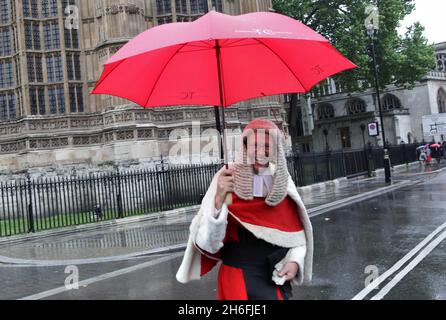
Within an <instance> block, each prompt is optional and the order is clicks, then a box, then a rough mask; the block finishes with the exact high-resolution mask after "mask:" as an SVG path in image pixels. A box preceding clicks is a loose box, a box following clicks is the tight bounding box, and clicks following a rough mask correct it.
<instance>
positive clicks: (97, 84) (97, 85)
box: [93, 59, 126, 90]
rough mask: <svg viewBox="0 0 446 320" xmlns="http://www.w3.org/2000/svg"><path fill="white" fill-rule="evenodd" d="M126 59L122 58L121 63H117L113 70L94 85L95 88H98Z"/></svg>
mask: <svg viewBox="0 0 446 320" xmlns="http://www.w3.org/2000/svg"><path fill="white" fill-rule="evenodd" d="M125 60H126V59H122V60H121V61H119V63H118V64H116V66H115V67H114V68H113V70H111V71H110V72H109V73H107V75H106V76H105V77H104V78H102V79H101V81H98V82H97V83H96V84H95V85H94V89H96V88H98V87H99V85H100V84H101V83H102V82H104V80H105V79H107V77H108V76H109V75H110V74H111V73H113V71H115V70H116V69H117V68H118V67H119V66H120V65H121V64H122V63H123V62H124V61H125ZM94 89H93V90H94Z"/></svg>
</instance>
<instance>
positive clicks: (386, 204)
mask: <svg viewBox="0 0 446 320" xmlns="http://www.w3.org/2000/svg"><path fill="white" fill-rule="evenodd" d="M403 178H404V179H407V178H408V177H402V178H401V179H403ZM411 179H412V178H411ZM396 180H398V179H396ZM415 182H416V181H414V183H413V185H410V186H406V187H403V188H400V189H398V190H396V191H392V192H388V193H385V194H383V195H379V196H376V197H374V198H372V199H369V200H365V201H361V202H358V203H355V204H352V205H349V206H344V207H342V208H341V209H335V210H332V211H329V212H326V213H324V214H321V215H318V216H316V217H313V218H312V223H313V228H314V240H315V256H314V273H313V282H312V284H311V285H309V286H305V287H299V288H295V289H294V297H293V299H352V298H356V299H371V298H372V299H446V272H445V270H446V240H444V239H445V237H446V173H445V172H443V173H441V174H438V175H429V176H426V177H424V178H423V179H421V180H418V183H415ZM423 182H424V183H423ZM358 184H359V185H360V186H361V187H360V188H361V191H360V192H363V191H364V192H366V191H369V190H370V189H373V188H374V187H373V186H372V185H373V184H376V185H378V187H380V185H379V183H378V182H377V181H376V180H373V179H372V180H370V181H369V185H368V186H366V184H367V182H366V181H355V182H351V183H350V184H349V185H348V188H350V191H348V192H353V191H352V190H358ZM345 190H348V189H344V191H345ZM317 192H318V191H316V190H314V191H313V193H314V194H317ZM345 192H347V191H345ZM329 193H330V191H329V190H319V194H321V195H322V194H324V196H325V198H327V194H329ZM332 193H333V192H332ZM333 194H334V193H333ZM340 196H345V194H344V195H343V194H342V192H338V195H337V196H335V195H333V197H334V199H336V198H338V197H340ZM303 197H304V199H305V196H304V195H303ZM320 198H321V199H323V198H324V197H320ZM328 198H330V197H328ZM308 199H310V198H308ZM316 205H317V203H314V206H316ZM181 224H182V225H186V224H187V222H185V221H182V222H181ZM171 228H172V227H171ZM87 238H88V237H87ZM65 240H66V241H65V242H67V241H68V240H67V239H65ZM180 240H181V239H180ZM45 241H48V242H47V243H51V241H49V240H45ZM71 241H74V240H73V239H71ZM147 241H148V240H141V241H140V242H136V243H137V244H138V245H135V246H134V249H135V250H139V249H140V248H141V247H144V246H145V245H146V244H147V243H146V242H147ZM61 243H64V242H63V241H62V242H61ZM30 246H32V243H29V244H26V245H22V246H17V247H11V248H8V249H5V248H0V254H1V255H6V254H7V253H8V252H7V250H9V253H10V254H11V255H13V254H15V257H20V256H21V254H23V257H24V258H30V257H33V256H32V250H31V249H30ZM48 246H50V245H49V244H48ZM53 246H56V247H57V242H54V243H53ZM58 246H59V248H65V249H67V248H68V247H66V246H65V247H64V246H63V245H62V244H59V245H58ZM87 247H88V246H87ZM128 247H132V246H131V245H130V246H128ZM20 248H22V251H20ZM2 250H3V251H2ZM36 250H37V249H36ZM60 250H62V249H60ZM67 250H68V249H67ZM90 250H91V248H90ZM94 250H96V251H97V252H102V250H101V249H100V248H94ZM94 250H93V251H94ZM131 250H133V249H128V251H125V252H124V251H122V252H121V251H119V253H127V252H130V251H131ZM35 252H37V255H41V254H43V253H44V252H45V251H35ZM108 254H110V253H108V251H107V254H104V253H100V254H97V256H102V255H108ZM53 255H54V254H53ZM61 256H62V257H64V258H72V256H73V254H68V253H64V254H62V255H61ZM84 256H85V258H90V257H93V256H95V255H93V254H91V252H90V251H89V252H88V253H85V254H84ZM46 258H48V259H49V258H52V259H54V258H58V259H60V256H58V255H57V254H56V255H54V256H51V255H47V256H46ZM180 261H181V252H180V253H176V254H165V255H157V256H150V257H140V258H132V259H126V260H124V261H112V262H103V263H91V264H85V265H79V266H78V268H79V280H80V281H81V283H80V284H81V285H80V288H79V289H77V290H66V289H65V288H64V283H65V280H66V278H67V276H68V274H66V273H64V271H65V266H63V265H61V266H25V265H22V266H5V265H3V266H2V265H1V264H0V281H1V283H2V290H1V292H0V298H1V299H18V298H25V297H28V298H38V299H166V300H168V299H179V300H189V299H198V300H200V299H215V297H216V287H215V285H216V275H217V272H216V270H214V271H213V272H211V273H210V274H209V275H208V276H206V277H205V278H204V279H203V280H201V281H199V282H193V283H190V284H187V285H182V284H179V283H177V282H176V280H175V278H174V275H175V273H176V271H177V268H178V266H179V264H180ZM370 277H374V278H375V279H376V278H378V280H377V281H379V282H380V283H379V288H378V289H373V288H372V287H370V286H369V287H368V289H366V288H365V287H366V284H365V282H366V280H369V279H370ZM375 283H377V282H375ZM54 289H58V290H54Z"/></svg>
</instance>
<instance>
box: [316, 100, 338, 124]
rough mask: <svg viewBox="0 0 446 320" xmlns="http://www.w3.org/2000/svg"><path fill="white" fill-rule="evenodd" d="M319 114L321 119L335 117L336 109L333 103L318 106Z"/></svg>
mask: <svg viewBox="0 0 446 320" xmlns="http://www.w3.org/2000/svg"><path fill="white" fill-rule="evenodd" d="M317 115H318V119H319V120H323V119H331V118H334V117H335V111H334V108H333V106H332V105H331V104H329V103H322V104H320V105H319V107H318V108H317Z"/></svg>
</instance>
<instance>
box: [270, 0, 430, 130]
mask: <svg viewBox="0 0 446 320" xmlns="http://www.w3.org/2000/svg"><path fill="white" fill-rule="evenodd" d="M272 2H273V8H274V10H275V11H276V12H278V13H282V14H285V15H288V16H290V17H292V18H294V19H296V20H300V21H302V22H303V23H304V24H306V25H307V26H309V27H310V28H312V29H313V30H315V31H317V32H319V33H320V34H322V35H323V36H324V37H326V38H327V39H328V40H329V41H330V42H331V43H332V44H333V45H334V46H335V47H336V48H337V49H338V50H339V51H340V52H341V53H342V54H343V55H345V56H346V57H347V58H348V59H350V60H351V61H353V62H354V63H355V64H356V65H357V66H358V68H356V69H353V70H347V71H345V72H343V73H341V74H339V75H336V76H335V77H336V80H337V81H338V82H339V84H340V85H341V86H342V88H343V91H347V92H354V91H359V92H362V91H365V90H366V89H367V88H370V87H373V86H374V75H373V60H372V57H371V55H370V52H369V51H370V39H369V37H368V35H367V32H366V27H365V20H366V18H367V17H368V14H369V13H367V12H366V8H367V7H368V6H370V5H372V4H374V5H376V6H377V7H378V9H379V30H378V31H377V33H376V35H375V44H376V56H377V64H378V67H379V78H380V79H379V81H380V86H381V87H382V88H384V87H386V86H388V85H390V84H394V85H396V86H399V87H405V88H410V87H412V86H413V85H414V84H415V83H416V82H417V81H419V80H420V79H422V78H423V77H424V76H425V75H426V74H427V72H428V71H429V70H431V69H433V68H434V67H435V57H434V55H435V53H434V46H433V45H429V44H428V41H427V39H426V38H425V37H424V35H423V31H424V28H423V26H421V25H420V24H419V23H415V24H414V25H413V26H411V27H410V28H408V30H407V33H406V34H405V35H404V36H401V35H399V34H398V28H399V26H400V22H401V21H402V20H403V19H404V18H405V17H406V16H407V15H409V14H410V13H411V12H412V11H413V10H414V9H415V4H414V1H413V0H376V1H370V0H272ZM313 92H314V93H315V95H316V96H317V92H316V91H315V90H313ZM297 101H298V99H296V94H292V95H291V102H290V115H289V118H290V119H292V118H293V117H294V116H293V112H297V111H296V110H297ZM294 125H295V124H293V123H291V122H290V129H293V126H294ZM294 138H295V137H293V139H294Z"/></svg>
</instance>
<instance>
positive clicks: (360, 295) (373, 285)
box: [352, 222, 446, 300]
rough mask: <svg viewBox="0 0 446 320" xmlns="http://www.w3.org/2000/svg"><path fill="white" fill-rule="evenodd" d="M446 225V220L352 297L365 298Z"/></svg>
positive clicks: (354, 298) (356, 298) (355, 298)
mask: <svg viewBox="0 0 446 320" xmlns="http://www.w3.org/2000/svg"><path fill="white" fill-rule="evenodd" d="M445 227H446V222H445V223H443V224H442V225H441V226H439V227H438V228H437V229H435V231H434V232H432V233H431V234H430V235H428V236H427V237H426V238H425V239H424V240H423V241H421V242H420V243H419V244H418V245H417V246H416V247H415V248H413V249H412V250H411V251H410V252H409V253H408V254H406V255H405V256H404V257H403V258H402V259H401V260H399V261H398V262H397V263H395V264H394V265H393V267H391V268H390V269H389V270H387V271H386V272H384V273H383V274H382V275H380V276H379V277H378V278H376V280H374V281H373V282H372V283H370V284H369V285H368V286H367V287H365V288H364V289H363V290H362V291H361V292H359V293H358V294H357V295H356V296H354V297H353V298H352V300H362V299H364V298H365V297H366V296H367V295H368V294H369V293H370V292H371V291H373V290H375V289H376V287H377V286H379V285H380V284H381V283H382V282H383V281H384V280H386V279H387V278H388V277H390V276H391V275H392V274H393V273H395V272H396V271H398V270H399V269H400V268H401V267H402V266H403V265H404V264H405V263H406V262H407V261H409V260H410V259H411V258H412V257H413V256H415V255H416V254H417V253H418V251H420V250H421V249H423V247H424V246H425V245H426V244H428V243H429V242H430V241H431V240H432V239H433V238H434V237H435V236H436V235H437V234H439V233H440V232H442V231H443V229H444V228H445Z"/></svg>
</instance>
